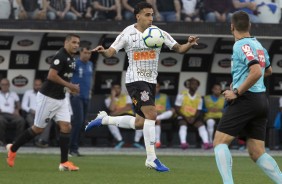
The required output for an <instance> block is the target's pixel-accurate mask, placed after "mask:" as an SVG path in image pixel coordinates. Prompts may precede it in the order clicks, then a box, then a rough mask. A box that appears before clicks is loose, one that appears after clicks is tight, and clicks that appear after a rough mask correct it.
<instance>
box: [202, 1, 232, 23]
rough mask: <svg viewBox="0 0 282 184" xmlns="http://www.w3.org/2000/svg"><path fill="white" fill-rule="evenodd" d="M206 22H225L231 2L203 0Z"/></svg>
mask: <svg viewBox="0 0 282 184" xmlns="http://www.w3.org/2000/svg"><path fill="white" fill-rule="evenodd" d="M204 9H205V21H206V22H227V20H229V19H230V18H228V16H230V15H229V12H230V10H231V3H230V1H229V0H222V1H218V0H204Z"/></svg>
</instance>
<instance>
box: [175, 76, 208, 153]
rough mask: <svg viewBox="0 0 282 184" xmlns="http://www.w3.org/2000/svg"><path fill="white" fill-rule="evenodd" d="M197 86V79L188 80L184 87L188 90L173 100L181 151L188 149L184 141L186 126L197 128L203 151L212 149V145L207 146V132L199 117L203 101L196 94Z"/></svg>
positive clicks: (198, 84) (198, 82)
mask: <svg viewBox="0 0 282 184" xmlns="http://www.w3.org/2000/svg"><path fill="white" fill-rule="evenodd" d="M199 86H200V81H199V80H198V79H195V78H190V79H188V80H187V81H186V82H185V87H186V88H187V89H188V90H184V91H182V92H181V93H180V94H178V95H177V97H176V100H175V110H176V112H177V114H178V122H179V125H180V127H179V138H180V144H181V145H180V147H181V148H182V149H187V148H188V147H189V144H188V143H187V140H186V138H187V125H188V124H190V125H192V126H195V127H197V128H198V131H199V135H200V137H201V138H202V142H203V145H202V146H203V148H204V149H210V148H211V147H212V145H211V144H209V139H208V132H207V129H206V127H205V125H204V123H203V120H202V117H201V110H202V106H203V100H202V97H201V95H199V94H197V93H196V91H197V89H198V87H199Z"/></svg>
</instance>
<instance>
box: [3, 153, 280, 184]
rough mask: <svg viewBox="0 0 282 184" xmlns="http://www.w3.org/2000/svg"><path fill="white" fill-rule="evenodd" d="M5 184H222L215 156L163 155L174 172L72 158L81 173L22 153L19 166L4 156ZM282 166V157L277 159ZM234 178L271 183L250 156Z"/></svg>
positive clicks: (140, 159)
mask: <svg viewBox="0 0 282 184" xmlns="http://www.w3.org/2000/svg"><path fill="white" fill-rule="evenodd" d="M1 158H2V159H1V161H0V183H1V184H127V183H128V184H149V183H151V184H186V183H187V184H221V183H222V182H221V178H220V175H219V173H218V171H217V167H216V163H215V160H214V157H212V156H207V157H205V156H160V160H161V161H162V162H163V163H165V164H166V165H167V166H168V167H169V168H170V169H171V171H170V172H167V173H158V172H156V171H154V170H150V169H146V168H145V166H144V162H145V157H144V156H119V155H113V156H110V155H107V156H95V155H93V156H92V155H91V156H90V155H87V156H84V157H75V158H70V160H71V161H73V162H74V163H75V164H76V165H78V166H79V167H80V171H78V172H60V171H58V162H59V155H45V154H18V155H17V159H16V164H15V167H13V168H9V167H8V166H7V165H6V161H5V160H6V154H4V153H2V154H1ZM275 159H276V161H277V162H278V164H279V165H280V167H282V157H275ZM233 176H234V180H235V183H239V184H271V183H272V182H271V181H270V179H268V177H267V176H265V175H264V174H263V172H262V171H261V170H260V169H259V168H258V167H257V166H256V164H255V163H253V162H252V161H251V160H250V159H249V158H248V157H233Z"/></svg>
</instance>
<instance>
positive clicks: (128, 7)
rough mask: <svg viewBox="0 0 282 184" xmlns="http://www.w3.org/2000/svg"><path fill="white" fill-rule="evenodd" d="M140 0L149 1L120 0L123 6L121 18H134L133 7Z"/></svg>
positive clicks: (148, 0)
mask: <svg viewBox="0 0 282 184" xmlns="http://www.w3.org/2000/svg"><path fill="white" fill-rule="evenodd" d="M141 1H147V2H148V3H150V0H122V1H121V2H122V7H123V18H124V20H135V15H134V7H135V6H136V5H137V4H138V3H139V2H141Z"/></svg>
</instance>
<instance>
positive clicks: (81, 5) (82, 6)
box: [70, 0, 93, 19]
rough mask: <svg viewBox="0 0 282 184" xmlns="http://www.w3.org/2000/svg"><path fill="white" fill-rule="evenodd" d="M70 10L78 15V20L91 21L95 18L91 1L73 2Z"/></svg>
mask: <svg viewBox="0 0 282 184" xmlns="http://www.w3.org/2000/svg"><path fill="white" fill-rule="evenodd" d="M70 10H71V11H72V12H73V13H74V14H75V15H76V17H77V19H91V18H92V16H93V15H92V11H93V7H92V3H91V0H72V1H71V8H70Z"/></svg>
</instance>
